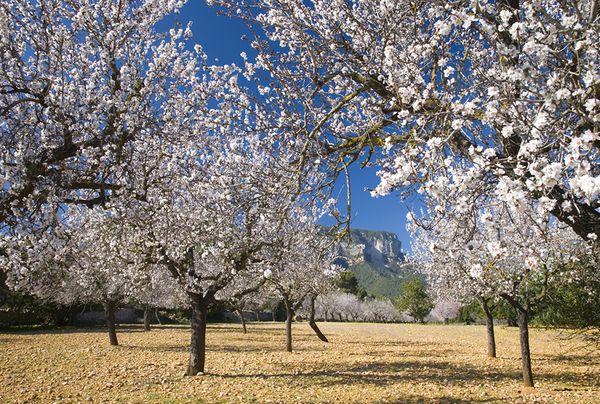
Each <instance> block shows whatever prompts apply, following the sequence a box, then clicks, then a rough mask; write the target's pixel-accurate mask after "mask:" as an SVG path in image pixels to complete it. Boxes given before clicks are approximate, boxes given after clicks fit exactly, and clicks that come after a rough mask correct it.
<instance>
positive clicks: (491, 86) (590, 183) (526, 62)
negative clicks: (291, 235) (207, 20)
mask: <svg viewBox="0 0 600 404" xmlns="http://www.w3.org/2000/svg"><path fill="white" fill-rule="evenodd" d="M211 3H218V4H223V5H225V6H228V7H230V9H231V10H232V14H234V15H237V16H241V18H243V19H245V20H246V21H248V22H249V23H250V24H253V25H254V26H261V27H262V28H263V33H264V35H259V36H258V37H257V38H256V40H255V41H254V42H253V46H254V47H255V48H256V49H257V50H258V52H259V55H258V57H257V58H256V59H255V60H254V61H253V62H252V63H251V71H252V72H253V73H254V74H255V75H256V76H257V77H261V76H260V73H259V72H260V71H267V72H268V73H269V75H270V76H269V77H274V78H273V79H272V80H270V81H269V86H270V88H271V91H272V92H273V91H280V92H281V93H282V94H285V93H286V91H293V93H295V94H297V95H298V97H299V98H300V100H301V102H303V103H304V104H303V106H304V108H305V109H306V111H307V114H306V116H307V120H306V124H305V125H304V126H303V129H304V131H303V132H302V133H303V134H304V135H305V136H306V137H308V138H310V139H312V140H313V141H314V142H315V143H319V144H320V145H321V146H322V148H323V150H324V151H325V152H326V153H328V154H329V155H330V156H332V157H333V158H332V159H331V162H332V164H334V165H335V169H337V170H340V169H343V166H344V165H345V164H347V163H348V162H351V161H354V160H356V159H358V158H360V156H361V154H364V153H368V155H367V157H369V156H370V155H371V153H372V152H373V149H375V151H376V153H375V154H377V152H378V151H381V155H380V156H379V157H380V159H379V160H380V164H381V165H382V166H383V168H382V170H381V171H380V173H379V176H380V179H381V183H380V185H379V186H378V187H377V189H376V190H375V191H374V193H375V194H376V195H382V194H386V193H388V192H390V191H392V190H394V189H402V190H410V189H419V190H421V191H428V192H431V194H432V195H435V192H436V189H437V188H436V186H435V185H436V184H434V183H432V181H431V178H432V177H434V176H436V174H438V173H439V172H441V171H446V170H448V169H450V168H452V167H454V166H455V165H456V164H461V163H460V162H462V161H468V162H469V163H470V164H469V166H468V167H467V168H466V170H464V171H463V172H462V174H463V175H464V178H465V180H468V181H471V182H476V183H477V184H478V186H477V187H472V188H471V189H472V191H473V193H474V194H473V195H470V196H465V197H464V199H462V200H459V201H457V203H463V204H465V203H472V202H473V200H474V199H476V196H477V195H482V194H494V193H497V194H498V196H499V197H501V198H502V200H504V201H505V202H506V203H509V204H511V205H513V206H516V205H518V203H519V201H520V200H523V199H535V200H540V201H542V200H543V203H542V205H543V206H544V209H545V210H546V212H547V213H551V214H552V215H554V216H555V217H556V218H558V219H559V220H560V221H561V222H563V223H565V224H567V225H569V226H570V227H571V228H572V229H573V230H574V231H575V232H576V233H577V234H578V235H579V236H580V237H582V238H583V239H586V240H591V241H595V240H596V239H597V237H598V234H600V213H599V212H598V207H599V205H598V199H599V198H598V197H599V195H600V177H599V174H598V170H599V168H598V162H599V154H598V153H599V146H600V143H599V138H598V130H599V127H598V117H599V113H600V101H599V91H600V73H599V71H600V69H599V61H600V53H599V48H600V38H599V32H600V29H599V24H600V19H599V18H598V17H599V9H600V7H599V5H598V1H596V0H584V1H577V2H564V1H559V0H499V1H494V0H479V1H457V2H446V1H423V0H401V1H387V0H366V1H343V0H337V1H329V0H327V1H326V0H312V1H308V2H306V1H300V0H220V1H219V0H213V1H211ZM249 63H250V62H249ZM278 83H285V84H284V85H279V84H278ZM277 88H282V89H281V90H276V89H277ZM290 89H293V90H290Z"/></svg>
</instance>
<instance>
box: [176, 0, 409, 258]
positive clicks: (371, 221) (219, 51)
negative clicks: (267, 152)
mask: <svg viewBox="0 0 600 404" xmlns="http://www.w3.org/2000/svg"><path fill="white" fill-rule="evenodd" d="M175 19H177V20H178V21H179V22H180V23H182V24H183V25H185V24H187V22H188V21H192V23H193V25H192V31H193V32H194V39H195V41H196V42H198V43H199V44H200V45H202V48H203V49H204V51H205V52H206V54H207V55H208V59H209V62H211V63H214V62H217V63H222V64H224V63H236V64H241V63H242V58H241V56H240V53H241V52H247V53H248V54H249V55H251V54H252V52H251V49H249V41H248V40H244V39H242V37H243V36H244V35H247V36H248V38H250V37H251V36H250V35H249V34H248V32H247V29H246V27H245V26H244V24H243V23H242V22H241V21H238V20H234V19H230V18H228V17H224V16H220V15H217V10H216V9H215V8H212V7H208V6H207V5H206V3H205V2H204V1H203V0H192V1H190V2H189V3H188V4H187V5H186V6H185V7H184V8H183V10H182V11H181V14H180V15H179V16H177V17H175V18H173V19H169V20H170V21H169V22H168V25H169V27H170V26H172V24H173V22H174V21H175ZM376 172H377V168H376V167H371V168H365V169H360V167H358V166H355V167H352V168H351V169H350V178H351V181H352V182H351V187H352V227H354V228H361V229H371V230H386V231H391V232H394V233H396V234H397V235H398V238H399V239H400V241H401V242H402V248H403V250H405V251H407V250H408V249H409V236H408V233H407V232H406V229H405V218H406V212H407V209H406V206H405V205H404V204H403V203H402V201H401V200H400V197H399V196H398V195H390V196H386V197H380V198H373V197H371V195H370V194H369V192H368V191H367V190H366V189H368V188H373V187H375V186H376V185H377V183H378V179H377V176H376V174H375V173H376ZM343 187H344V188H345V185H344V186H343ZM337 188H338V189H340V188H342V184H340V185H339V186H338V187H337ZM339 196H340V198H339V199H340V210H342V211H344V212H345V209H346V208H345V198H346V191H345V189H340V190H339ZM324 224H326V223H324Z"/></svg>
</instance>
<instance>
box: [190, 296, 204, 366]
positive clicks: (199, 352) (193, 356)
mask: <svg viewBox="0 0 600 404" xmlns="http://www.w3.org/2000/svg"><path fill="white" fill-rule="evenodd" d="M188 295H189V297H190V301H191V306H192V307H191V308H192V327H191V328H192V337H191V338H192V339H191V344H190V362H189V365H188V370H187V373H186V375H187V376H196V375H198V374H203V373H204V363H205V360H206V314H207V312H208V301H207V300H206V298H204V297H202V295H200V294H198V293H192V292H189V293H188Z"/></svg>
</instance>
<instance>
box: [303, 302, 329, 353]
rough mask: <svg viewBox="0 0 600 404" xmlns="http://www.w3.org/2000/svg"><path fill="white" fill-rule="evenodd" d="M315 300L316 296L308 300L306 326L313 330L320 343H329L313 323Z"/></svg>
mask: <svg viewBox="0 0 600 404" xmlns="http://www.w3.org/2000/svg"><path fill="white" fill-rule="evenodd" d="M315 299H316V296H311V298H310V316H309V319H308V324H309V325H310V328H312V329H313V331H314V332H315V334H317V337H319V339H320V340H321V341H323V342H329V340H328V339H327V337H326V336H325V334H323V333H322V332H321V329H320V328H319V326H318V325H317V322H316V321H315Z"/></svg>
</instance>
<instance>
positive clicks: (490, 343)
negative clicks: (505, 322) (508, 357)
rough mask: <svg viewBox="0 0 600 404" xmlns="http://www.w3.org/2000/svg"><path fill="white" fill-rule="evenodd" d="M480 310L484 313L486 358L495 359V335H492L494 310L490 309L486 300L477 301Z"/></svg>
mask: <svg viewBox="0 0 600 404" xmlns="http://www.w3.org/2000/svg"><path fill="white" fill-rule="evenodd" d="M479 303H480V304H481V308H482V309H483V312H484V313H485V327H486V330H487V356H488V357H490V358H495V357H496V334H495V333H494V309H493V308H492V307H490V305H489V303H488V301H487V300H486V299H483V298H482V299H479Z"/></svg>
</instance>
